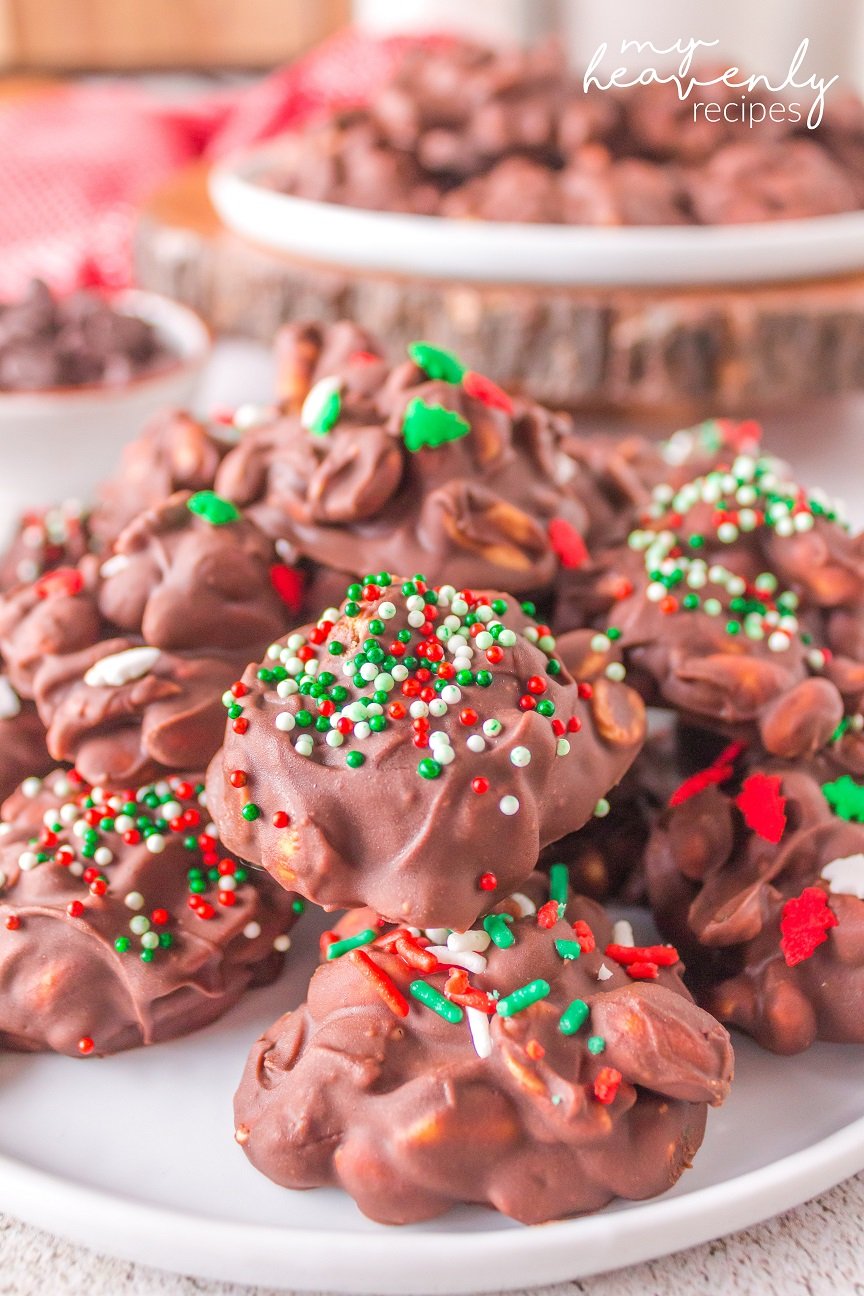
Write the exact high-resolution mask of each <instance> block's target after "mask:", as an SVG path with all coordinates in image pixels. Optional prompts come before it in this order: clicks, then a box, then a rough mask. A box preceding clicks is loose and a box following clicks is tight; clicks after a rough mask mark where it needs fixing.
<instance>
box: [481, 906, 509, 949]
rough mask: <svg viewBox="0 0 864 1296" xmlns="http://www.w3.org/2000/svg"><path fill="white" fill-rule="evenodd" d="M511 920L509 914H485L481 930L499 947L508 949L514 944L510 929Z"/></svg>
mask: <svg viewBox="0 0 864 1296" xmlns="http://www.w3.org/2000/svg"><path fill="white" fill-rule="evenodd" d="M512 921H513V919H512V918H511V917H510V915H509V914H487V916H486V917H485V918H484V919H483V930H484V931H485V932H486V934H487V935H488V936H489V938H490V940H491V941H492V944H493V945H497V946H498V948H499V949H509V948H510V946H511V945H515V944H516V937H515V936H514V935H513V933H512V932H511V930H510V924H511V923H512Z"/></svg>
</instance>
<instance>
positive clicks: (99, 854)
mask: <svg viewBox="0 0 864 1296" xmlns="http://www.w3.org/2000/svg"><path fill="white" fill-rule="evenodd" d="M113 859H114V852H113V851H112V850H109V848H108V847H107V846H100V847H99V849H98V850H97V851H96V852H95V853H94V855H93V863H94V864H98V865H99V867H100V868H104V867H105V865H106V864H110V863H111V861H112V860H113Z"/></svg>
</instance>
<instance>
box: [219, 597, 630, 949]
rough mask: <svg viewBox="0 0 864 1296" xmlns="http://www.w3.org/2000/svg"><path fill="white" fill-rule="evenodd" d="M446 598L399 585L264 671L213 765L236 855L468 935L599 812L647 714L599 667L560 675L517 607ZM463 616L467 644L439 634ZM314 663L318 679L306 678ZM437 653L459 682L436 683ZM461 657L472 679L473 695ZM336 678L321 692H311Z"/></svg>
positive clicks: (309, 630) (306, 635)
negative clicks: (550, 850)
mask: <svg viewBox="0 0 864 1296" xmlns="http://www.w3.org/2000/svg"><path fill="white" fill-rule="evenodd" d="M367 588H369V587H367ZM412 588H416V586H415V585H414V584H413V583H412ZM357 590H358V592H359V591H360V586H358V587H357ZM429 596H430V598H435V599H436V600H437V601H436V602H435V603H424V598H423V595H422V594H417V593H414V594H410V595H404V594H403V593H402V592H401V588H400V582H398V581H395V582H394V583H393V584H392V585H391V586H373V587H371V592H370V594H369V596H368V597H365V596H364V597H362V598H361V601H360V602H355V603H354V604H353V611H350V610H346V608H350V607H351V605H350V604H346V608H343V610H342V611H341V612H337V611H336V610H335V609H334V611H333V614H332V617H331V615H330V614H328V615H327V617H326V619H324V620H322V621H321V622H319V623H318V624H317V625H316V626H312V627H306V628H305V629H304V630H302V631H300V632H298V633H297V634H296V635H295V636H289V637H288V638H287V639H286V640H284V641H282V642H281V643H280V644H278V645H275V646H274V649H273V650H272V652H270V653H268V656H267V658H266V659H265V661H264V662H263V663H262V665H261V667H260V668H259V667H258V666H255V665H253V666H250V667H249V668H248V670H247V671H246V673H245V675H244V676H243V680H242V686H241V693H240V696H238V697H237V698H236V702H235V707H234V708H233V709H232V710H233V711H234V713H235V714H236V715H237V717H238V718H237V719H236V720H229V723H228V725H227V728H226V733H225V744H224V747H223V749H222V751H221V753H220V754H219V755H218V756H217V757H216V758H215V760H214V761H213V763H212V765H211V768H210V772H209V775H208V795H209V804H210V807H211V813H212V814H213V816H214V820H215V822H216V823H217V825H218V827H219V831H220V834H221V835H222V837H223V840H224V841H225V842H226V843H228V844H229V845H230V847H231V848H232V849H233V850H234V851H236V852H237V853H238V854H239V855H241V856H242V857H243V858H244V859H248V860H250V861H252V862H253V863H256V864H262V865H263V866H264V867H265V868H267V869H268V870H270V872H272V873H273V876H274V877H275V878H276V879H277V880H278V881H280V882H282V884H283V885H284V886H287V887H290V888H291V889H293V890H297V891H299V892H300V893H301V894H302V895H304V896H306V897H307V898H308V899H310V900H313V901H314V902H315V903H316V904H320V905H323V906H324V907H325V908H327V909H333V908H344V907H346V906H350V905H363V904H368V905H371V906H372V907H374V908H375V909H376V910H377V911H378V912H379V913H382V914H385V915H387V916H388V917H390V918H392V919H393V920H394V921H400V922H401V921H406V922H411V923H417V924H420V925H424V926H426V925H434V924H440V923H448V922H449V923H456V924H462V925H464V926H467V925H468V924H469V923H471V922H473V921H474V919H475V918H476V917H477V915H478V914H479V913H481V912H483V911H484V910H486V909H488V908H489V906H490V905H491V904H493V903H494V902H495V900H496V898H497V897H496V895H495V892H496V891H497V892H498V895H500V894H502V893H506V892H508V891H511V890H512V889H513V888H514V887H516V886H518V885H519V884H520V883H521V882H523V881H524V879H525V878H526V877H527V876H528V874H529V873H530V872H531V871H532V869H533V868H534V865H535V863H536V860H537V856H538V852H539V850H540V849H541V848H542V847H543V846H545V845H548V844H549V843H550V842H553V841H557V840H558V839H560V838H561V837H563V836H565V835H566V834H567V833H570V832H575V831H576V829H577V828H580V827H581V826H582V825H583V824H584V823H585V822H586V821H587V820H588V819H589V818H590V817H591V815H592V813H593V812H594V810H595V807H596V806H597V803H598V801H599V799H600V798H601V797H603V796H605V794H606V793H607V792H608V791H609V789H610V788H611V787H613V786H614V785H615V783H617V782H618V780H619V779H620V778H621V777H622V775H623V774H624V772H625V771H626V769H627V768H628V766H629V765H630V763H631V762H632V760H633V758H634V757H635V755H636V753H637V752H638V750H639V748H640V747H641V745H642V741H643V739H644V731H645V716H644V709H643V707H642V703H641V701H640V699H639V698H638V696H637V695H636V694H635V693H633V692H632V690H630V689H629V688H627V686H626V685H625V684H622V683H617V682H614V681H613V680H612V679H608V678H606V677H605V676H604V675H602V672H600V671H599V670H598V671H597V672H596V675H595V677H594V678H593V682H592V683H590V684H589V683H583V684H581V685H578V684H577V683H576V681H575V680H574V679H573V677H572V676H571V675H570V674H569V673H567V672H566V671H565V670H563V669H560V668H559V666H558V664H557V662H555V661H553V660H551V659H550V657H548V656H547V655H546V652H547V651H548V652H549V653H552V652H553V651H554V641H551V640H550V641H549V647H548V649H547V650H544V649H543V648H541V647H540V646H538V643H536V642H532V640H531V639H530V638H529V637H528V636H527V635H526V633H525V631H526V629H527V630H528V634H530V635H533V637H534V639H535V640H537V639H538V631H537V630H536V629H534V628H533V627H531V626H530V625H528V624H527V617H526V616H525V615H524V613H522V612H521V610H520V609H519V607H518V603H516V602H515V601H514V600H513V599H512V597H511V596H508V595H503V596H496V595H494V594H493V595H484V596H482V598H483V599H486V600H491V602H492V604H493V605H494V606H495V608H496V609H497V611H495V612H493V609H492V606H491V605H490V603H489V602H481V601H479V600H478V601H477V602H476V603H472V604H470V605H469V604H468V603H466V602H465V600H463V599H460V598H459V597H458V596H457V595H456V591H455V590H453V587H452V586H450V587H442V589H441V590H440V591H438V592H437V593H436V592H435V591H431V592H430V595H429ZM499 598H500V599H501V603H500V604H499V603H498V602H497V600H498V599H499ZM415 601H416V603H417V604H418V605H419V607H420V608H423V607H427V608H431V609H432V616H433V621H427V622H426V623H425V626H426V627H427V628H425V629H424V628H423V626H424V623H423V615H427V614H426V613H423V615H421V616H420V617H419V621H420V628H417V627H416V626H415V624H414V621H415V620H416V619H417V618H416V617H415V609H414V608H413V602H415ZM452 608H456V609H458V612H457V614H456V615H453V614H452V612H451V609H452ZM382 609H383V610H382ZM478 609H479V612H480V613H482V616H484V617H485V616H487V614H488V620H487V622H486V624H489V625H492V626H493V627H496V625H497V627H498V628H496V629H495V634H496V635H498V634H499V633H500V634H501V635H502V636H503V637H502V639H501V640H500V641H499V640H498V639H497V638H494V637H493V635H492V634H490V633H489V632H488V631H482V626H481V632H482V633H484V634H485V638H481V637H480V636H479V635H478V636H477V637H476V640H475V638H474V637H473V636H472V635H471V634H470V633H469V630H470V627H468V626H467V625H466V623H465V621H464V618H465V617H466V616H469V617H476V616H477V615H478ZM505 609H506V610H505ZM451 615H452V619H453V621H455V622H456V623H457V625H459V624H461V625H462V626H463V627H464V628H465V634H464V635H463V634H459V633H457V632H456V629H455V627H454V628H452V629H451V631H450V633H451V639H450V640H448V641H447V643H446V644H444V643H443V642H442V641H441V640H440V639H439V638H438V637H437V635H436V634H435V629H436V626H437V627H441V626H442V625H443V626H444V629H445V630H446V629H447V626H446V622H445V618H446V617H447V616H451ZM379 618H383V619H379ZM409 618H410V619H409ZM376 626H377V630H376ZM400 633H402V634H405V633H407V635H408V640H407V643H404V644H403V643H402V642H400V641H399V638H398V636H399V634H400ZM539 638H540V639H541V640H542V641H543V642H544V643H545V642H546V641H545V639H543V638H542V636H539ZM373 641H375V642H377V643H378V644H379V646H380V645H383V647H382V648H381V651H380V653H379V649H378V648H377V647H374V646H371V647H370V646H369V645H370V644H373ZM457 641H459V642H461V644H462V645H463V647H461V648H460V647H458V644H457ZM487 641H488V645H489V646H488V648H487V646H486V645H487ZM389 642H393V643H395V644H396V646H397V649H399V652H398V653H397V654H396V655H394V654H392V653H391V654H389V656H388V654H387V652H386V645H387V644H388V643H389ZM475 642H476V643H477V644H479V645H480V647H479V648H477V649H476V650H475V649H473V648H472V647H471V644H473V643H475ZM430 643H431V645H432V646H431V647H430V648H428V652H430V653H432V654H433V656H432V657H431V658H428V659H427V658H426V657H425V655H424V654H425V653H426V652H427V647H426V645H427V644H430ZM334 644H335V645H336V646H337V648H338V649H339V651H333V648H332V645H334ZM503 644H506V646H502V645H503ZM361 645H362V646H363V649H362V653H361ZM367 648H368V651H369V652H372V654H373V657H375V658H376V659H377V660H378V661H379V665H377V666H376V665H373V664H371V663H369V662H368V661H367V660H366V651H367ZM298 654H300V655H299V656H298ZM304 654H305V655H306V656H307V658H311V659H313V661H314V663H316V664H315V666H314V669H315V671H316V672H317V673H316V674H315V675H314V676H311V675H310V676H308V677H306V678H305V679H304V673H303V672H304V669H305V665H304V661H303V660H301V657H302V656H303V655H304ZM417 654H419V655H417ZM467 654H473V655H472V656H468V655H467ZM357 655H362V657H363V661H362V662H359V663H358V661H357ZM403 656H404V659H405V662H407V663H408V665H405V664H404V663H403V662H402V658H403ZM425 660H428V662H429V665H430V666H432V667H433V668H434V670H435V671H437V670H438V667H439V663H440V665H441V666H442V667H443V669H444V670H445V671H448V672H449V674H448V675H446V676H442V677H437V676H435V675H433V673H432V672H431V671H429V670H428V667H427V666H425V665H421V662H422V661H425ZM461 662H470V663H471V666H470V667H467V668H466V669H467V675H468V676H471V677H472V678H471V679H468V678H467V677H463V678H464V680H465V682H464V683H462V684H461V685H460V684H459V683H458V682H457V679H458V676H461V675H462V674H463V671H462V668H461V667H460V665H459V664H460V663H461ZM346 663H347V664H346ZM493 663H494V664H493ZM370 667H371V669H370ZM417 670H419V671H420V672H421V676H423V677H424V678H425V680H426V681H427V683H426V684H423V683H422V681H421V680H420V679H417V678H416V677H415V672H416V671H417ZM324 672H326V675H325V676H324V678H325V679H326V681H327V683H326V687H325V686H324V685H319V686H318V687H319V688H320V689H321V693H320V696H319V698H318V699H315V698H314V697H312V696H311V695H310V694H309V689H310V688H311V687H312V686H313V683H314V681H315V680H319V679H321V678H322V675H323V673H324ZM361 672H365V674H364V675H363V677H362V678H361V674H360V673H361ZM481 672H483V673H482V674H481ZM475 673H476V678H475ZM373 675H374V676H375V677H376V679H375V680H373V679H372V676H373ZM367 676H368V682H367ZM435 678H437V679H438V684H439V685H441V686H442V689H441V691H440V692H436V691H435V689H434V688H433V686H432V684H431V681H432V680H433V679H435ZM478 679H481V680H482V683H481V682H477V681H478ZM445 680H447V681H448V682H446V683H445ZM357 681H359V684H358V682H357ZM472 681H473V682H472ZM298 685H299V687H300V690H301V691H300V692H298V691H297V688H298ZM421 687H423V688H424V689H427V693H426V696H428V697H429V702H428V703H427V702H425V701H424V700H423V697H422V696H421V695H420V690H421ZM379 688H380V690H382V691H381V699H382V700H381V701H375V700H374V698H373V690H374V691H375V692H376V696H377V690H378V689H379ZM406 688H407V689H408V690H409V692H408V693H406V692H405V690H406ZM532 689H535V690H536V692H532V691H531V690H532ZM335 690H339V693H338V696H337V697H336V699H335V700H331V699H332V695H333V692H334V691H335ZM359 698H365V699H366V701H367V703H368V704H369V705H370V706H371V707H372V710H367V707H366V706H365V705H364V704H362V703H360V702H358V699H359ZM409 707H410V708H411V711H409ZM550 707H551V711H552V714H550V713H549V708H550ZM319 708H323V713H322V712H321V711H320V710H319ZM385 708H386V709H385ZM544 712H546V713H545V714H544ZM412 716H413V717H414V718H413V719H412ZM238 724H239V726H240V728H239V731H238ZM339 724H341V725H343V726H344V727H345V732H344V734H343V733H342V732H339V731H338V729H336V728H335V726H337V725H339ZM280 726H281V727H280ZM469 744H470V745H469ZM442 748H443V754H442ZM352 762H357V764H355V765H352ZM478 780H479V782H478ZM478 789H479V790H478ZM250 806H251V809H250ZM274 816H275V818H274ZM505 837H506V843H507V846H506V850H502V840H504V839H505ZM454 845H455V849H454ZM487 875H488V876H487Z"/></svg>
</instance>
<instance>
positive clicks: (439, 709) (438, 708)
mask: <svg viewBox="0 0 864 1296" xmlns="http://www.w3.org/2000/svg"><path fill="white" fill-rule="evenodd" d="M429 714H430V715H431V716H435V717H436V718H440V717H441V716H444V715H446V714H447V703H446V702H445V701H444V700H443V699H442V698H440V697H436V698H433V699H432V701H431V702H430V703H429Z"/></svg>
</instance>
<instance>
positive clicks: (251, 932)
mask: <svg viewBox="0 0 864 1296" xmlns="http://www.w3.org/2000/svg"><path fill="white" fill-rule="evenodd" d="M243 935H244V936H245V937H246V939H247V940H256V939H257V937H259V936H260V935H261V924H260V923H257V922H249V923H247V924H246V926H245V927H244V928H243Z"/></svg>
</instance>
